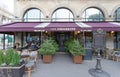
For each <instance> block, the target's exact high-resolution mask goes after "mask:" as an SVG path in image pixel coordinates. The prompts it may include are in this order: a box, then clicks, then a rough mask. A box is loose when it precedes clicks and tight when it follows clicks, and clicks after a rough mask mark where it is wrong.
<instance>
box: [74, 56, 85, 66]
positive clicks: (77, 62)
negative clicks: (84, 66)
mask: <svg viewBox="0 0 120 77" xmlns="http://www.w3.org/2000/svg"><path fill="white" fill-rule="evenodd" d="M73 61H74V63H76V64H81V63H82V61H83V60H82V56H81V55H76V56H73Z"/></svg>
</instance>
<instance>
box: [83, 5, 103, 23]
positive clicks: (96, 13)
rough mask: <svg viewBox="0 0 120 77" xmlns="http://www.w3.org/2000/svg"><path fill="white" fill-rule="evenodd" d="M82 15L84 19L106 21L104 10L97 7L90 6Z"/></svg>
mask: <svg viewBox="0 0 120 77" xmlns="http://www.w3.org/2000/svg"><path fill="white" fill-rule="evenodd" d="M91 11H93V12H91ZM82 16H83V17H82V20H83V21H105V16H104V14H103V12H102V11H101V10H100V9H98V8H96V7H89V8H87V9H85V10H84V12H83V14H82Z"/></svg>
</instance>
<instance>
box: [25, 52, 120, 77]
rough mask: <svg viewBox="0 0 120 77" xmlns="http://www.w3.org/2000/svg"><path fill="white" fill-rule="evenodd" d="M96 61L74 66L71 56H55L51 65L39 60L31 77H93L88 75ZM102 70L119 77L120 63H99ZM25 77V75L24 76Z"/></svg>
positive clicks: (110, 61)
mask: <svg viewBox="0 0 120 77" xmlns="http://www.w3.org/2000/svg"><path fill="white" fill-rule="evenodd" d="M95 65H96V59H95V58H94V59H93V60H88V61H87V60H84V61H83V63H82V64H74V63H73V61H72V58H71V56H69V55H67V54H56V55H55V56H54V57H53V62H52V63H51V64H43V63H42V61H41V59H39V60H38V62H37V71H35V72H32V74H31V77H93V76H91V75H90V74H89V73H88V70H89V69H90V68H95ZM101 65H102V69H103V70H104V71H106V72H108V73H109V74H110V75H111V77H119V76H120V62H116V61H112V60H105V59H102V61H101ZM24 77H27V73H26V74H25V75H24Z"/></svg>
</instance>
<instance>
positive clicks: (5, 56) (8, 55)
mask: <svg viewBox="0 0 120 77" xmlns="http://www.w3.org/2000/svg"><path fill="white" fill-rule="evenodd" d="M2 64H6V65H12V66H17V65H19V64H20V55H19V54H18V52H17V51H15V50H14V49H12V48H9V49H7V50H6V51H2V50H0V65H2Z"/></svg>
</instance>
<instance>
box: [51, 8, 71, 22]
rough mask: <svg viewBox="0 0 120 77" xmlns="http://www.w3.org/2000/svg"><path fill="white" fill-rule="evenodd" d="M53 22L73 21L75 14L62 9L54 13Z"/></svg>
mask: <svg viewBox="0 0 120 77" xmlns="http://www.w3.org/2000/svg"><path fill="white" fill-rule="evenodd" d="M52 21H73V14H72V12H71V11H70V10H68V9H65V8H61V9H58V10H56V11H55V12H54V13H53V15H52Z"/></svg>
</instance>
